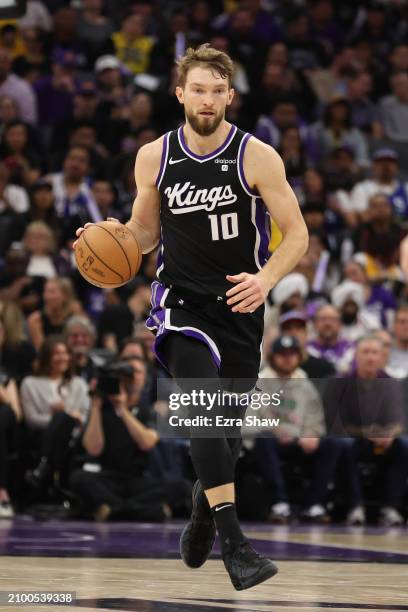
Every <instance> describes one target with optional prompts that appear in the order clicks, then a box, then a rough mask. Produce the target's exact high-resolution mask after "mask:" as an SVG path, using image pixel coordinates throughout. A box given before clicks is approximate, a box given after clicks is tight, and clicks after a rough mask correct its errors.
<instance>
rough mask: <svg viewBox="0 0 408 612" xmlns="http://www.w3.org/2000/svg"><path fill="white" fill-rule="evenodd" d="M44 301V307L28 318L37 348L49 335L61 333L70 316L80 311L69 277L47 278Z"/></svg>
mask: <svg viewBox="0 0 408 612" xmlns="http://www.w3.org/2000/svg"><path fill="white" fill-rule="evenodd" d="M43 303H44V306H43V307H42V309H41V310H36V311H35V312H33V313H32V314H30V316H29V317H28V319H27V323H28V331H29V334H30V340H31V342H32V343H33V345H34V347H35V348H36V349H37V350H39V349H40V348H41V346H42V344H43V342H44V339H45V338H46V337H47V336H49V335H51V334H61V333H62V331H63V329H64V325H65V323H66V321H67V320H68V319H69V317H70V316H72V315H73V314H79V312H80V307H79V305H78V303H77V302H76V300H75V296H74V292H73V289H72V284H71V281H70V280H69V279H68V278H52V279H49V280H47V282H46V283H45V286H44V292H43Z"/></svg>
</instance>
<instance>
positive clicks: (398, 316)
mask: <svg viewBox="0 0 408 612" xmlns="http://www.w3.org/2000/svg"><path fill="white" fill-rule="evenodd" d="M393 336H394V343H393V346H392V349H391V354H390V361H389V364H390V366H391V367H392V368H398V369H402V370H404V372H405V376H408V306H406V305H402V306H400V307H399V308H397V311H396V313H395V320H394V329H393Z"/></svg>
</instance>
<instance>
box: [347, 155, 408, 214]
mask: <svg viewBox="0 0 408 612" xmlns="http://www.w3.org/2000/svg"><path fill="white" fill-rule="evenodd" d="M373 162H374V163H373V178H372V179H365V180H364V181H361V182H359V183H357V185H355V187H354V189H353V191H352V192H351V200H350V206H351V211H352V212H356V213H358V214H359V215H360V216H361V217H362V218H363V219H365V218H366V216H367V210H368V203H369V200H370V198H371V197H372V196H373V195H376V194H377V193H382V194H384V195H387V196H388V197H389V199H390V201H391V204H392V207H393V211H394V214H395V216H396V217H399V218H400V219H403V220H405V219H407V218H408V185H407V184H405V183H403V182H402V181H400V180H399V179H398V155H397V153H396V152H395V151H393V150H392V149H378V150H377V151H376V152H375V153H374V155H373Z"/></svg>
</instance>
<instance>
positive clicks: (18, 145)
mask: <svg viewBox="0 0 408 612" xmlns="http://www.w3.org/2000/svg"><path fill="white" fill-rule="evenodd" d="M34 145H35V143H34V142H30V132H29V129H28V126H27V125H26V124H25V123H24V122H23V121H18V120H17V121H11V122H10V123H9V124H8V125H7V126H6V127H5V129H4V132H3V137H2V142H1V146H0V159H1V160H2V162H3V163H4V164H5V165H6V166H7V167H8V168H9V170H10V182H11V183H14V184H15V185H22V186H24V187H30V186H31V185H32V184H33V183H35V181H37V180H38V179H39V177H40V174H41V172H42V170H43V169H44V167H43V165H42V164H41V157H40V155H39V154H38V153H36V151H35V149H34Z"/></svg>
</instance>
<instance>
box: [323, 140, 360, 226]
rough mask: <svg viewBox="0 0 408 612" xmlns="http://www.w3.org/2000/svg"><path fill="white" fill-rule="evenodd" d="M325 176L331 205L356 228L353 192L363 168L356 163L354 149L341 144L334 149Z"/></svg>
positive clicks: (356, 220)
mask: <svg viewBox="0 0 408 612" xmlns="http://www.w3.org/2000/svg"><path fill="white" fill-rule="evenodd" d="M325 177H326V180H327V190H328V192H329V206H330V208H331V209H332V210H333V211H334V212H335V213H337V214H339V215H341V217H342V218H343V219H344V221H345V223H346V224H347V225H348V226H349V227H351V228H354V227H356V225H357V224H358V223H359V216H358V214H357V212H355V211H353V210H352V204H351V200H350V198H351V192H352V189H353V187H354V185H355V184H356V183H357V182H358V181H359V180H361V177H362V172H361V169H360V168H359V167H358V166H357V164H356V163H355V155H354V151H353V150H352V149H351V148H350V147H347V146H346V147H344V146H340V147H337V148H336V149H334V150H333V151H332V154H331V155H330V156H329V159H328V160H327V164H326V165H325Z"/></svg>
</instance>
